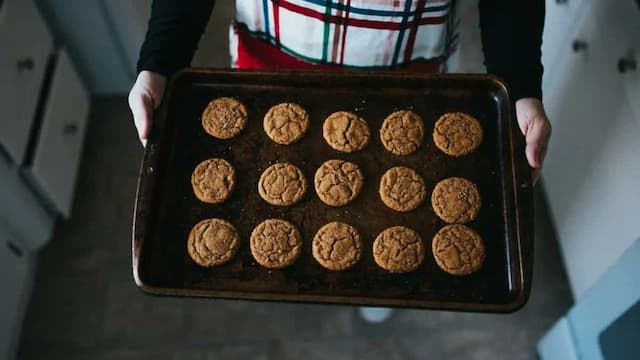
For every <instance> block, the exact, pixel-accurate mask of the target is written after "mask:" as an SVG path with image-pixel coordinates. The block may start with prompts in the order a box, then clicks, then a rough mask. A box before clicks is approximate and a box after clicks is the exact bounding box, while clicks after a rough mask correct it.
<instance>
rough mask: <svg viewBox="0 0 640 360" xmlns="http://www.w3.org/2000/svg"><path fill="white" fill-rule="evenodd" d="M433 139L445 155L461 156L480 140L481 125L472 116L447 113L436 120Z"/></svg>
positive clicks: (473, 148)
mask: <svg viewBox="0 0 640 360" xmlns="http://www.w3.org/2000/svg"><path fill="white" fill-rule="evenodd" d="M433 141H434V142H435V144H436V146H437V147H438V149H440V150H442V152H444V153H445V154H447V155H451V156H463V155H467V154H469V153H471V152H473V151H474V150H475V149H476V148H477V147H478V146H480V143H481V142H482V126H480V122H479V121H478V120H477V119H476V118H474V117H473V116H471V115H469V114H465V113H461V112H453V113H447V114H444V115H442V116H440V118H439V119H438V121H436V124H435V126H434V128H433Z"/></svg>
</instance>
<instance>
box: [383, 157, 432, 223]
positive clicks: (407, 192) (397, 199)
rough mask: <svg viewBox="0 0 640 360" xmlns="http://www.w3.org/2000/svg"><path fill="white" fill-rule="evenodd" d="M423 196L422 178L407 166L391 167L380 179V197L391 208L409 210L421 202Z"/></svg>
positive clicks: (424, 194)
mask: <svg viewBox="0 0 640 360" xmlns="http://www.w3.org/2000/svg"><path fill="white" fill-rule="evenodd" d="M425 196H426V189H425V185H424V180H422V177H421V176H420V175H418V173H417V172H415V171H414V170H412V169H410V168H408V167H404V166H396V167H392V168H391V169H389V170H387V171H386V172H385V173H384V175H382V179H380V198H381V199H382V202H384V204H385V205H387V206H388V207H390V208H391V209H393V210H396V211H402V212H406V211H411V210H413V209H415V208H417V207H418V206H420V204H422V202H423V201H424V198H425Z"/></svg>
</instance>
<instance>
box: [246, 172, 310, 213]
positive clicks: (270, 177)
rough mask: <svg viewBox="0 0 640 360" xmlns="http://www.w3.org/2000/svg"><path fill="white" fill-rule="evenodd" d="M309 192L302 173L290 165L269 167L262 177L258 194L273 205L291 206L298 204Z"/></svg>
mask: <svg viewBox="0 0 640 360" xmlns="http://www.w3.org/2000/svg"><path fill="white" fill-rule="evenodd" d="M306 191H307V180H306V179H305V178H304V175H303V174H302V171H300V169H298V167H296V166H295V165H291V164H289V163H277V164H273V165H271V166H269V167H268V168H267V169H266V170H265V171H264V172H263V173H262V175H261V176H260V181H258V193H260V197H262V199H264V201H266V202H268V203H269V204H271V205H277V206H289V205H293V204H295V203H297V202H298V201H300V199H302V196H303V195H304V193H305V192H306Z"/></svg>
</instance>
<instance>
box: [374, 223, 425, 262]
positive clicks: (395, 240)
mask: <svg viewBox="0 0 640 360" xmlns="http://www.w3.org/2000/svg"><path fill="white" fill-rule="evenodd" d="M373 259H374V260H375V261H376V264H378V266H380V267H381V268H383V269H385V270H387V271H389V272H393V273H405V272H409V271H413V270H415V269H417V268H418V266H420V264H422V261H423V260H424V245H423V244H422V239H421V238H420V235H419V234H418V233H417V232H415V231H413V230H411V229H409V228H407V227H404V226H394V227H390V228H388V229H386V230H384V231H383V232H381V233H380V234H379V235H378V237H376V240H375V241H374V242H373Z"/></svg>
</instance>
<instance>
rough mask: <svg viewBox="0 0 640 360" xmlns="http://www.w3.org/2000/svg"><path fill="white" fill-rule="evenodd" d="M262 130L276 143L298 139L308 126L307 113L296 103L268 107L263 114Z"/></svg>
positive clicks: (290, 142)
mask: <svg viewBox="0 0 640 360" xmlns="http://www.w3.org/2000/svg"><path fill="white" fill-rule="evenodd" d="M263 126H264V132H265V133H267V136H269V138H270V139H271V140H273V141H275V142H277V143H278V144H282V145H289V144H292V143H294V142H296V141H298V140H300V139H301V138H302V137H303V136H304V134H305V133H306V132H307V129H308V128H309V115H308V114H307V112H306V111H305V110H304V109H303V108H302V107H301V106H300V105H297V104H292V103H283V104H279V105H275V106H273V107H271V109H269V111H268V112H267V114H266V115H265V116H264V122H263Z"/></svg>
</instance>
